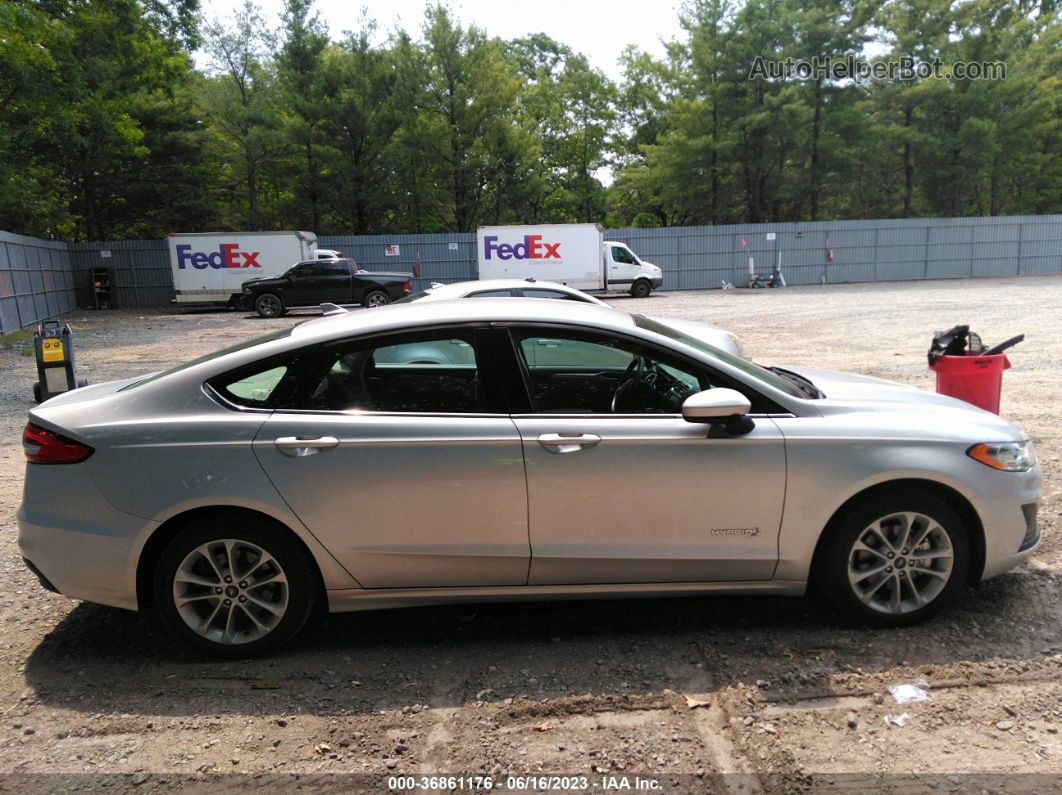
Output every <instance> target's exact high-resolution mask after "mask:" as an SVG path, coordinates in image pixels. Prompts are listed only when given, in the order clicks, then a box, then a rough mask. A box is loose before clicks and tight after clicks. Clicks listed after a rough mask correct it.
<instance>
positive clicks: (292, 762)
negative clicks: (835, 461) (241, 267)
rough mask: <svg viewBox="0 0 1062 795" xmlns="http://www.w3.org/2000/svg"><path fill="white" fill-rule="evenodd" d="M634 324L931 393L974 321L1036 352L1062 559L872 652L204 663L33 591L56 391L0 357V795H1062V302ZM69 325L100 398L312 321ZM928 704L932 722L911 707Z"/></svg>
mask: <svg viewBox="0 0 1062 795" xmlns="http://www.w3.org/2000/svg"><path fill="white" fill-rule="evenodd" d="M613 303H614V305H615V306H617V307H618V308H621V309H624V310H627V311H638V312H647V313H652V314H654V315H658V316H667V315H671V316H681V317H688V318H696V319H702V320H708V321H711V322H715V323H717V324H719V325H721V326H724V327H726V328H729V329H731V330H733V331H735V332H737V333H738V334H739V335H740V336H741V338H742V339H743V340H744V342H745V343H746V345H747V346H748V347H749V349H750V350H751V351H752V352H753V354H754V355H755V357H756V358H757V359H759V360H761V361H769V362H779V363H781V362H789V363H793V364H804V365H809V366H817V367H830V368H835V369H845V370H853V371H857V372H863V373H867V374H871V375H876V376H881V377H885V378H892V379H896V380H899V381H904V382H908V383H912V384H916V385H918V386H923V387H926V388H932V375H931V374H930V373H929V372H928V371H927V370H926V367H925V358H924V356H925V350H926V348H927V347H928V344H929V339H930V336H931V335H932V332H933V331H934V330H936V329H940V328H946V327H949V326H951V325H954V324H955V323H960V322H969V323H970V324H971V325H972V326H973V327H974V328H975V330H976V331H978V332H980V333H981V334H982V336H983V337H984V339H985V340H986V341H990V342H994V341H999V340H1001V339H1004V338H1006V337H1009V336H1011V335H1013V334H1016V333H1018V332H1025V333H1026V334H1027V335H1028V338H1027V341H1026V342H1025V343H1024V344H1022V345H1021V346H1019V347H1018V348H1016V349H1014V351H1013V352H1012V354H1011V360H1012V362H1013V365H1014V366H1013V368H1012V369H1011V370H1009V371H1008V372H1007V373H1006V376H1005V382H1004V399H1003V406H1002V412H1003V414H1004V415H1005V416H1007V417H1008V418H1010V419H1013V420H1014V421H1016V422H1018V423H1019V424H1021V425H1022V426H1023V427H1024V428H1025V429H1026V430H1027V431H1028V432H1029V434H1030V436H1031V437H1032V438H1033V439H1034V440H1035V442H1036V444H1037V446H1038V449H1039V453H1040V457H1041V461H1042V462H1043V470H1044V478H1045V483H1044V495H1045V496H1044V504H1043V506H1042V508H1041V514H1040V515H1041V524H1042V528H1043V535H1044V540H1043V543H1042V544H1041V547H1040V549H1039V551H1038V552H1037V554H1036V555H1035V556H1034V557H1033V558H1032V560H1031V561H1030V562H1029V563H1027V564H1026V565H1025V566H1023V567H1022V568H1020V569H1019V570H1017V571H1014V572H1011V573H1008V574H1006V575H1003V576H1001V577H999V578H997V579H995V580H993V581H992V582H990V583H987V584H985V585H982V586H980V587H979V588H976V589H971V590H970V591H968V592H967V593H965V594H964V595H963V597H962V598H961V600H960V601H959V603H958V604H957V605H956V607H955V608H954V609H952V610H950V611H948V612H947V613H946V614H945V615H943V616H942V617H940V618H939V619H937V620H935V621H933V622H931V623H929V624H926V625H923V626H920V627H916V628H913V629H906V630H899V631H881V630H875V631H870V630H858V629H852V628H850V627H846V626H845V625H843V624H841V623H840V622H839V621H838V619H837V618H836V616H835V615H834V614H833V613H832V611H831V610H830V609H829V608H828V607H827V606H826V605H825V604H823V603H822V602H821V601H820V600H818V599H816V598H814V597H809V598H807V599H780V598H765V597H761V598H755V597H749V598H694V599H681V600H662V601H640V602H615V601H601V602H586V603H561V604H536V605H490V606H477V607H474V608H469V607H441V608H420V609H409V610H402V611H387V612H380V613H366V614H348V615H340V616H332V617H330V618H328V619H327V620H325V621H321V622H319V623H318V624H317V625H315V626H313V627H311V628H310V629H309V631H308V632H307V633H305V634H304V635H302V636H301V637H300V638H299V640H298V641H297V642H296V644H295V646H293V647H292V648H290V649H287V650H285V651H284V652H283V653H281V654H279V655H277V656H274V657H271V658H268V659H263V660H253V661H244V662H212V661H203V660H200V659H197V658H196V657H195V656H194V655H192V654H190V653H189V652H187V651H186V650H185V649H183V648H182V647H180V646H178V645H175V644H174V643H173V642H172V641H171V639H170V638H169V637H167V636H166V635H165V634H164V633H162V632H160V631H159V630H158V629H157V628H156V626H155V620H154V618H153V617H152V616H151V615H144V616H140V615H137V614H133V613H128V612H124V611H120V610H113V609H109V608H103V607H97V606H94V605H90V604H81V603H77V602H72V601H70V600H68V599H66V598H64V597H61V596H57V595H55V594H50V593H47V592H45V591H43V590H42V589H41V588H40V587H39V586H38V584H37V582H36V580H35V579H34V578H33V577H32V576H31V575H30V574H29V573H28V572H27V571H26V570H25V569H24V568H23V567H22V564H21V561H20V559H19V555H18V552H17V548H16V544H15V536H16V527H15V520H14V513H15V510H16V508H17V504H18V500H19V494H20V491H21V482H22V476H23V466H24V465H23V459H22V453H21V450H20V447H19V444H18V438H19V434H20V431H21V427H22V425H23V424H24V422H25V412H26V410H27V409H28V408H30V405H31V402H30V389H31V385H32V382H33V380H34V379H35V376H34V368H33V361H32V358H26V357H23V356H22V355H21V351H20V345H19V344H18V343H16V344H14V345H13V346H10V347H9V349H6V350H5V349H0V372H2V374H3V377H2V378H0V436H2V438H4V439H6V440H7V441H6V442H4V443H3V445H0V527H2V530H3V531H4V532H3V533H2V535H0V568H2V574H3V576H4V578H5V580H6V582H7V583H8V587H7V588H6V589H5V591H4V593H3V595H2V596H0V772H2V773H4V774H6V775H5V776H4V777H2V778H0V790H20V791H25V790H26V789H28V788H32V789H35V790H59V789H73V788H77V787H86V788H97V787H102V786H106V787H107V788H108V789H109V790H110V791H124V790H133V789H136V790H139V791H143V790H153V789H160V790H161V789H162V788H164V787H168V786H171V785H173V784H180V785H182V786H185V787H188V788H190V789H192V790H196V791H211V790H216V789H222V788H224V789H247V790H251V789H258V788H261V787H262V786H270V787H276V786H282V787H284V788H296V787H306V788H313V789H315V790H336V791H338V790H347V791H349V790H350V789H361V790H368V789H384V788H386V785H387V780H386V778H385V777H386V776H387V775H395V774H411V775H416V776H419V775H422V774H423V775H426V774H440V773H448V774H473V775H484V774H486V775H492V776H494V778H495V780H501V782H502V783H504V780H505V776H506V775H507V774H515V773H526V772H552V773H567V774H575V775H581V776H587V777H589V778H588V779H587V785H588V786H589V788H590V789H602V788H605V787H606V786H607V785H608V784H609V783H610V781H613V782H615V783H620V781H621V780H620V779H619V778H618V777H622V776H626V777H627V783H628V784H629V786H631V787H633V786H635V778H634V777H635V776H641V777H642V778H643V779H644V778H650V779H653V780H656V781H657V782H658V783H659V786H660V788H661V789H662V790H663V791H667V792H672V791H689V792H703V791H705V790H708V789H711V790H713V791H734V792H737V791H740V792H757V791H766V792H775V791H794V790H809V789H814V790H820V789H828V790H837V791H866V790H868V789H871V788H874V789H891V790H894V791H897V792H900V791H903V792H909V791H912V790H916V791H917V790H921V791H937V792H948V791H960V790H962V791H965V790H968V789H985V790H990V791H994V792H995V791H1021V792H1044V791H1047V790H1049V789H1052V788H1055V787H1059V786H1062V736H1060V735H1059V726H1060V725H1062V620H1060V619H1062V607H1060V601H1059V595H1060V590H1062V579H1060V575H1062V540H1060V536H1062V534H1060V532H1059V516H1060V515H1062V496H1060V488H1062V487H1060V484H1062V479H1060V476H1059V467H1060V464H1059V461H1060V455H1062V436H1060V434H1062V431H1060V428H1059V423H1058V416H1059V412H1058V409H1057V403H1056V391H1057V388H1056V385H1057V384H1058V383H1059V381H1060V378H1062V323H1060V322H1059V315H1058V307H1059V306H1062V277H1037V278H1026V279H1007V280H977V281H967V282H928V283H898V284H876V285H851V286H831V287H828V288H819V287H810V288H789V289H786V290H762V291H744V290H740V291H726V292H721V291H715V292H710V293H672V294H667V293H664V294H659V295H654V296H652V297H650V298H648V299H644V300H635V299H630V298H626V297H620V298H616V299H615V300H614V302H613ZM68 319H69V322H70V324H71V326H72V327H73V329H74V331H75V333H76V345H77V355H78V361H79V363H80V374H81V375H83V376H85V377H87V378H88V379H90V380H91V381H93V382H99V381H103V380H107V379H111V378H118V377H124V376H128V375H133V374H136V373H138V372H146V371H150V370H156V369H159V368H161V367H163V366H168V365H170V364H171V363H175V362H178V361H181V360H185V359H188V358H191V357H193V356H196V355H199V354H201V353H205V352H207V351H209V350H212V349H215V348H218V347H221V346H223V345H227V344H230V343H232V342H235V341H237V340H239V339H242V338H246V337H249V336H253V335H256V334H260V333H263V332H265V331H267V330H269V329H272V328H276V327H280V326H285V325H288V324H290V323H292V322H293V321H294V320H295V319H296V317H295V316H289V317H287V318H281V319H278V320H273V321H262V320H259V319H257V318H251V317H246V316H243V315H234V314H206V315H184V316H178V315H171V314H168V313H165V312H143V311H142V312H136V311H126V312H122V311H117V312H115V311H110V312H98V313H90V312H84V313H77V314H74V315H72V316H70V317H69V318H68ZM918 679H924V680H925V681H926V682H927V683H928V685H929V693H930V698H929V699H928V700H926V701H922V702H919V703H912V704H906V705H902V706H901V705H899V704H897V703H896V702H895V700H894V699H893V697H892V696H891V695H890V694H889V692H888V687H889V686H891V685H894V684H897V683H901V682H911V681H915V680H918ZM904 713H906V714H907V715H908V716H909V718H908V719H907V721H906V723H905V725H903V726H902V727H899V728H898V727H896V726H889V725H886V723H885V721H884V718H885V717H886V716H899V715H902V714H904ZM339 774H363V775H369V776H372V777H370V778H344V777H343V776H341V775H339ZM1016 774H1021V775H1016ZM606 776H615V777H617V778H616V779H612V780H610V779H608V778H606ZM418 783H425V784H426V787H427V788H428V789H430V788H434V787H433V785H432V782H419V781H418ZM440 783H441V784H443V786H444V787H446V786H453V787H454V788H460V786H459V785H460V783H461V782H434V784H440ZM574 783H575V785H576V786H579V784H580V782H579V781H578V780H576V781H575V782H574ZM464 788H465V789H467V788H468V787H467V785H466V786H465V787H464Z"/></svg>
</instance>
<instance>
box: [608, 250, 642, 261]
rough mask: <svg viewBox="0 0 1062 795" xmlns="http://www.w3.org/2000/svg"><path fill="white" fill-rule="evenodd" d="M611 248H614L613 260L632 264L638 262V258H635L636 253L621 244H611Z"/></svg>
mask: <svg viewBox="0 0 1062 795" xmlns="http://www.w3.org/2000/svg"><path fill="white" fill-rule="evenodd" d="M610 248H611V249H612V260H613V261H614V262H625V263H628V264H630V265H633V264H635V263H636V262H638V260H636V259H635V258H634V255H633V254H632V253H631V252H630V251H628V250H627V249H625V248H622V247H621V246H610Z"/></svg>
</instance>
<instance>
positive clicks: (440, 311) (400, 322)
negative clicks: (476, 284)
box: [291, 298, 635, 340]
mask: <svg viewBox="0 0 1062 795" xmlns="http://www.w3.org/2000/svg"><path fill="white" fill-rule="evenodd" d="M492 321H493V322H505V321H515V322H525V323H574V324H577V325H586V326H593V327H596V328H606V329H613V330H615V331H629V330H631V329H633V328H634V327H635V325H634V318H633V317H631V316H630V315H628V314H627V313H626V312H617V311H616V310H615V309H612V308H610V307H606V306H599V305H597V304H589V303H582V302H577V301H557V300H556V299H552V298H525V299H522V300H520V301H514V300H512V299H511V298H480V299H477V300H475V301H463V300H460V299H457V300H452V301H417V302H414V303H409V304H394V305H391V306H383V307H378V308H376V309H370V310H364V309H359V310H355V311H353V312H346V313H344V314H337V315H329V316H327V317H322V318H317V319H315V320H309V321H307V322H305V323H302V324H300V325H298V326H296V327H295V328H294V329H293V330H292V332H291V337H292V339H302V340H307V339H310V338H328V337H332V336H344V335H348V334H367V333H372V332H376V331H388V330H391V329H396V328H405V327H410V328H415V327H417V326H427V325H433V324H436V323H439V324H445V323H471V322H483V323H487V322H492Z"/></svg>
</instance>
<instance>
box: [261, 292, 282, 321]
mask: <svg viewBox="0 0 1062 795" xmlns="http://www.w3.org/2000/svg"><path fill="white" fill-rule="evenodd" d="M258 311H259V312H260V313H261V314H263V315H265V316H266V317H273V316H275V315H278V314H280V300H279V299H277V298H274V297H273V296H271V295H263V296H262V297H261V298H259V299H258Z"/></svg>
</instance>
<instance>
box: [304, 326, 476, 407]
mask: <svg viewBox="0 0 1062 795" xmlns="http://www.w3.org/2000/svg"><path fill="white" fill-rule="evenodd" d="M307 393H308V397H307V405H305V406H300V407H299V408H304V409H309V410H311V411H382V412H416V413H425V414H453V413H475V412H479V411H482V410H483V400H482V386H481V383H480V378H479V365H478V362H477V359H476V350H475V345H474V338H473V336H472V333H471V332H463V331H462V332H458V333H453V332H450V333H441V332H433V333H430V334H420V335H412V336H411V335H402V336H401V337H400V338H397V339H396V338H385V339H383V340H380V341H378V342H376V343H375V344H367V345H360V346H357V347H337V348H335V349H333V350H331V351H329V352H328V353H327V354H326V355H325V358H324V360H323V362H322V363H321V365H320V366H319V367H318V368H317V371H316V374H315V375H313V376H311V379H310V384H309V387H308V389H307Z"/></svg>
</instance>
